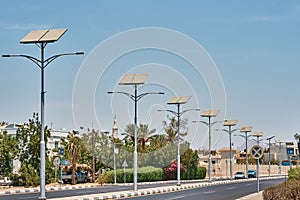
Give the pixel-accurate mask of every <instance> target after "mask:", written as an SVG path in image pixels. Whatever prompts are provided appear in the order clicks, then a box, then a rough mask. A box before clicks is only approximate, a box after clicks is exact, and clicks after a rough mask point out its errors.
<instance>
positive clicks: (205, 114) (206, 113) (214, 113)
mask: <svg viewBox="0 0 300 200" xmlns="http://www.w3.org/2000/svg"><path fill="white" fill-rule="evenodd" d="M218 113H219V111H218V110H204V111H203V112H202V114H201V116H202V117H215V116H217V114H218Z"/></svg>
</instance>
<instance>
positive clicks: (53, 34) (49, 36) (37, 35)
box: [2, 29, 84, 199]
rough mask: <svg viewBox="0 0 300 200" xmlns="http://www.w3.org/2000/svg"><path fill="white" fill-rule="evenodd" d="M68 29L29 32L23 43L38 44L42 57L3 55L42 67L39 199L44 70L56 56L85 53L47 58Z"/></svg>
mask: <svg viewBox="0 0 300 200" xmlns="http://www.w3.org/2000/svg"><path fill="white" fill-rule="evenodd" d="M66 31H67V29H52V30H35V31H31V32H30V33H29V34H27V35H26V36H25V37H24V38H23V39H22V40H21V41H20V43H21V44H36V45H37V46H38V47H39V48H40V49H41V59H37V58H35V57H33V56H29V55H24V54H13V55H2V57H5V58H9V57H23V58H27V59H29V60H31V61H32V62H34V63H35V64H36V65H37V66H38V67H39V68H40V69H41V141H40V157H41V167H40V197H39V199H46V194H45V179H46V178H45V163H46V161H45V159H46V158H45V154H46V151H45V139H44V127H45V125H44V110H45V107H44V105H45V104H44V101H45V97H44V96H45V90H44V70H45V68H46V67H47V66H48V65H49V64H50V63H51V62H52V61H53V60H55V59H56V58H58V57H61V56H68V55H83V54H84V53H83V52H74V53H63V54H57V55H54V56H51V57H49V58H47V59H45V57H44V54H45V48H46V45H47V44H48V43H53V42H56V41H57V40H58V39H59V38H60V37H61V36H62V35H63V34H64V33H65V32H66Z"/></svg>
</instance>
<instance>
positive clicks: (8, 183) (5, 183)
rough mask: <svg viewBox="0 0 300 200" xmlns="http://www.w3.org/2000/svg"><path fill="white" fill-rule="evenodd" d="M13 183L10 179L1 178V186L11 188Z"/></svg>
mask: <svg viewBox="0 0 300 200" xmlns="http://www.w3.org/2000/svg"><path fill="white" fill-rule="evenodd" d="M12 184H13V181H12V180H11V179H10V178H9V177H0V185H2V186H11V185H12Z"/></svg>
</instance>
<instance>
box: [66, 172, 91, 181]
mask: <svg viewBox="0 0 300 200" xmlns="http://www.w3.org/2000/svg"><path fill="white" fill-rule="evenodd" d="M62 181H63V183H71V182H72V171H67V172H66V173H64V174H63V175H62ZM87 181H88V176H87V174H86V173H85V172H75V183H86V182H87Z"/></svg>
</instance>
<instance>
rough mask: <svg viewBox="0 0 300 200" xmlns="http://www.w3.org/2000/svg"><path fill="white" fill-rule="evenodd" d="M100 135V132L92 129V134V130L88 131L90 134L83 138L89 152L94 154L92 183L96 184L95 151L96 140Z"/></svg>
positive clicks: (84, 135)
mask: <svg viewBox="0 0 300 200" xmlns="http://www.w3.org/2000/svg"><path fill="white" fill-rule="evenodd" d="M98 135H99V131H95V130H94V129H92V131H91V132H90V130H89V129H88V132H87V133H85V134H83V136H82V141H83V143H84V144H85V146H86V147H87V149H88V150H89V152H91V154H92V182H93V183H94V182H95V171H96V170H95V149H96V140H97V136H98Z"/></svg>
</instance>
